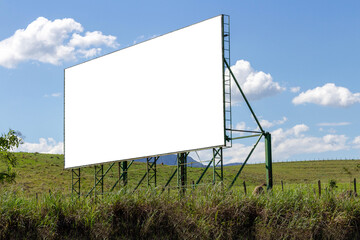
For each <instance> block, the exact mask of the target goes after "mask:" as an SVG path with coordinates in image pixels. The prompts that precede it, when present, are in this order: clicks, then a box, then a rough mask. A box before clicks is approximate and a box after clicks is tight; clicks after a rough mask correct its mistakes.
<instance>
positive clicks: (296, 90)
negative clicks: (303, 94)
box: [290, 87, 300, 93]
mask: <svg viewBox="0 0 360 240" xmlns="http://www.w3.org/2000/svg"><path fill="white" fill-rule="evenodd" d="M299 91H300V87H292V88H290V92H292V93H297V92H299Z"/></svg>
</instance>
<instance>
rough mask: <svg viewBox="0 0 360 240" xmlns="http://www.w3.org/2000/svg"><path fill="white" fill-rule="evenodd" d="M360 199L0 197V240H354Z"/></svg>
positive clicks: (298, 191)
mask: <svg viewBox="0 0 360 240" xmlns="http://www.w3.org/2000/svg"><path fill="white" fill-rule="evenodd" d="M359 228H360V199H359V198H354V197H344V196H343V195H342V194H341V192H327V193H326V194H324V195H323V196H322V197H321V198H319V197H318V196H317V195H316V194H313V193H312V191H309V189H308V187H307V185H300V186H298V187H297V188H294V189H289V190H285V191H272V192H269V193H266V194H263V195H260V196H251V195H250V196H249V195H248V196H244V195H243V194H242V193H241V192H239V191H237V190H233V191H231V192H227V191H223V190H222V188H221V186H219V185H216V186H208V187H200V188H198V189H196V190H195V191H188V192H187V194H186V195H185V196H184V197H181V198H179V196H178V195H177V194H162V195H159V192H157V191H155V190H150V189H149V190H147V191H138V192H135V193H132V191H128V190H126V189H121V190H120V191H119V192H115V193H113V194H108V195H105V196H104V197H102V198H99V199H98V200H97V201H95V200H94V198H81V199H80V200H77V199H75V198H73V199H72V198H69V197H67V198H66V197H64V195H63V194H62V193H51V194H49V193H47V194H44V195H42V196H41V197H39V198H38V199H35V198H28V197H26V196H23V194H22V193H15V192H12V191H0V239H358V238H359V237H360V235H359V232H358V229H359Z"/></svg>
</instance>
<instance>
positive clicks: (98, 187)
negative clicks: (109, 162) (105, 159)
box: [94, 164, 104, 198]
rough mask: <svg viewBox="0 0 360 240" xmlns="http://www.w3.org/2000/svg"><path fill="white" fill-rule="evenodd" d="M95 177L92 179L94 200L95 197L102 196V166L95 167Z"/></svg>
mask: <svg viewBox="0 0 360 240" xmlns="http://www.w3.org/2000/svg"><path fill="white" fill-rule="evenodd" d="M94 170H95V174H94V175H95V177H94V196H95V198H96V197H97V195H99V194H100V195H103V194H104V165H102V164H101V165H100V166H98V165H95V166H94Z"/></svg>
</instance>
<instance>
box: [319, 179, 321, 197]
mask: <svg viewBox="0 0 360 240" xmlns="http://www.w3.org/2000/svg"><path fill="white" fill-rule="evenodd" d="M318 187H319V197H321V181H320V180H319V181H318Z"/></svg>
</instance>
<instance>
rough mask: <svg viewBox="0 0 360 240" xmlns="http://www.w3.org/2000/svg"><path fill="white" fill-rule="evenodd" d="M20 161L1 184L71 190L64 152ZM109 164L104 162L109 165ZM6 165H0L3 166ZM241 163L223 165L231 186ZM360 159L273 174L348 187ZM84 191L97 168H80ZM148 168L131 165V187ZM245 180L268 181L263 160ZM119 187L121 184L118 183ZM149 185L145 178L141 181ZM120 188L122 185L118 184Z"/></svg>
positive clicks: (160, 177)
mask: <svg viewBox="0 0 360 240" xmlns="http://www.w3.org/2000/svg"><path fill="white" fill-rule="evenodd" d="M16 155H17V157H18V160H19V161H18V165H17V166H16V168H15V170H16V172H17V178H16V184H6V185H2V186H1V187H2V188H5V189H9V188H16V189H21V190H22V191H23V192H24V193H25V194H26V195H28V196H34V195H35V194H36V193H40V194H41V193H44V192H49V190H50V191H52V192H62V193H64V194H69V193H70V186H71V171H70V170H64V156H63V155H58V154H39V153H16ZM108 166H109V164H105V165H104V169H107V168H108ZM3 168H4V166H3V165H1V166H0V170H1V169H3ZM175 168H176V167H175V166H167V165H157V173H158V174H157V183H158V186H163V185H165V183H166V181H167V180H168V179H169V177H170V176H171V174H172V173H173V171H174V170H175ZM239 168H240V166H227V167H224V176H225V179H224V184H225V185H226V186H228V185H229V184H230V182H231V181H232V180H233V178H234V176H235V174H236V173H237V171H238V170H239ZM203 170H204V168H191V167H189V168H188V181H189V183H192V181H196V180H197V179H198V178H199V176H200V175H201V173H202V171H203ZM359 170H360V160H332V161H311V162H310V161H306V162H287V163H274V164H273V174H274V181H275V184H276V185H279V184H280V181H281V180H283V182H284V184H285V186H287V185H292V184H298V183H307V184H316V183H317V180H321V181H322V182H323V183H328V182H329V180H330V179H334V180H336V182H337V183H340V185H341V186H344V187H345V188H349V187H350V185H351V184H350V182H351V181H352V180H353V178H354V177H357V178H359V180H360V171H359ZM81 171H82V172H81V175H82V178H81V180H82V191H83V193H85V192H87V191H88V190H90V189H91V187H92V186H93V184H94V168H93V167H85V168H82V170H81ZM145 172H146V164H145V163H137V162H134V164H133V165H132V166H131V167H130V168H129V172H128V176H129V182H128V185H129V187H130V188H133V187H135V186H136V184H137V183H138V182H139V180H140V179H141V177H142V176H143V175H144V173H145ZM117 178H118V169H117V167H116V165H115V166H114V167H113V168H112V169H111V170H110V171H109V173H108V174H107V176H106V178H105V181H104V191H108V190H109V189H110V188H111V187H112V186H113V184H114V183H115V181H116V180H117ZM211 181H212V169H209V170H208V172H207V173H206V175H205V177H204V178H203V180H202V183H203V184H208V183H211ZM243 181H246V183H247V185H248V186H249V188H250V189H249V190H251V188H252V187H254V186H255V185H258V184H260V183H262V182H264V181H265V167H264V164H251V165H247V166H245V168H244V170H243V172H242V174H241V175H240V177H239V178H238V180H237V182H236V184H235V186H240V187H242V182H243ZM170 185H171V186H173V187H174V186H176V176H175V177H174V179H173V180H172V182H171V184H170ZM119 187H120V186H119ZM141 188H144V189H145V188H146V179H145V181H144V182H143V184H142V185H141ZM118 189H119V188H118Z"/></svg>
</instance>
